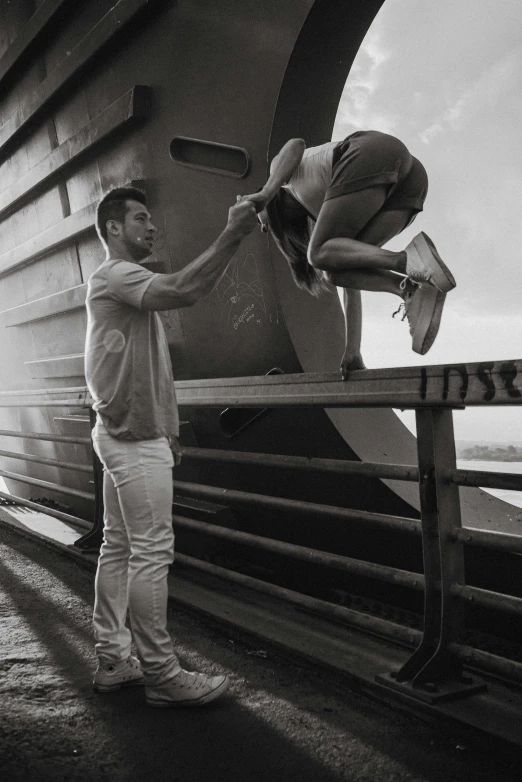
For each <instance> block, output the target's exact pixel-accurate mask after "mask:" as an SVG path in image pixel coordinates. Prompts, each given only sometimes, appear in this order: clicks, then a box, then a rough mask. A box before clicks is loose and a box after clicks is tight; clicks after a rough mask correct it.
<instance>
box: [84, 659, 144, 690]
mask: <svg viewBox="0 0 522 782" xmlns="http://www.w3.org/2000/svg"><path fill="white" fill-rule="evenodd" d="M144 683H145V682H144V681H143V673H142V671H141V666H140V664H139V662H138V660H137V659H136V658H135V657H132V656H131V657H128V658H127V659H126V660H122V661H121V662H119V663H114V664H108V665H98V668H97V669H96V673H95V674H94V680H93V683H92V688H93V690H94V691H95V692H112V691H113V690H119V689H121V688H122V687H132V686H134V685H135V684H144Z"/></svg>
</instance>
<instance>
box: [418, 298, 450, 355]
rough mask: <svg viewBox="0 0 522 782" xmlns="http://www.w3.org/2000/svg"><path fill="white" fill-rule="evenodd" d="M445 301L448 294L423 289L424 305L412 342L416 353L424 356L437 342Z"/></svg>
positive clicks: (422, 305)
mask: <svg viewBox="0 0 522 782" xmlns="http://www.w3.org/2000/svg"><path fill="white" fill-rule="evenodd" d="M445 301H446V294H445V293H443V292H442V291H439V290H437V288H432V287H429V286H426V287H425V288H422V304H421V308H420V312H419V318H418V320H417V325H416V327H415V330H414V333H413V342H412V348H413V350H414V351H415V353H420V355H421V356H423V355H424V354H425V353H427V352H428V350H429V349H430V348H431V346H432V345H433V343H434V342H435V337H436V336H437V334H438V331H439V326H440V319H441V317H442V309H443V307H444V302H445Z"/></svg>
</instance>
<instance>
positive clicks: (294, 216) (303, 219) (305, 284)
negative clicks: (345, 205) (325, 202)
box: [266, 188, 326, 296]
mask: <svg viewBox="0 0 522 782" xmlns="http://www.w3.org/2000/svg"><path fill="white" fill-rule="evenodd" d="M266 213H267V216H268V224H269V226H270V230H271V232H272V235H273V237H274V239H275V242H276V244H277V246H278V247H279V249H280V250H281V252H282V253H283V255H284V256H285V258H286V259H287V261H288V263H289V266H290V270H291V272H292V275H293V278H294V280H295V282H296V284H297V285H298V286H299V287H300V288H304V289H305V290H307V291H308V292H309V293H311V294H312V295H313V296H318V295H319V293H320V292H321V291H322V290H325V289H326V285H325V282H324V279H323V275H322V274H321V272H320V271H318V270H317V269H314V267H313V266H312V265H311V264H310V263H309V262H308V255H307V253H308V245H309V243H310V237H311V234H312V230H313V223H312V220H311V218H310V217H309V215H308V212H307V211H306V209H305V208H304V207H303V206H301V204H300V203H299V202H298V201H297V200H296V199H295V198H294V197H293V195H292V194H291V193H289V192H288V191H287V190H284V189H283V188H281V190H279V192H278V193H277V195H276V196H275V197H274V198H273V199H272V201H270V203H269V204H268V205H267V206H266Z"/></svg>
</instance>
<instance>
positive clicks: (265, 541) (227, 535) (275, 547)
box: [172, 515, 424, 591]
mask: <svg viewBox="0 0 522 782" xmlns="http://www.w3.org/2000/svg"><path fill="white" fill-rule="evenodd" d="M172 521H173V522H174V524H177V525H178V526H179V527H184V528H185V529H190V530H193V531H195V532H201V533H203V534H204V535H209V536H210V537H217V538H222V539H223V540H230V541H232V542H234V543H242V544H244V545H247V546H252V547H254V548H259V549H262V550H263V551H270V552H272V553H274V554H281V555H283V556H287V557H291V558H292V559H296V560H299V561H301V562H309V563H311V564H314V565H323V566H324V567H330V568H333V569H334V570H341V571H343V572H344V573H353V574H356V575H359V576H366V577H367V578H373V579H377V580H379V581H386V582H388V583H390V584H397V585H400V586H406V587H410V588H412V589H416V590H418V591H423V590H424V576H422V575H420V574H419V573H409V572H408V571H406V570H399V569H398V568H393V567H388V566H386V565H378V564H376V563H374V562H363V561H362V560H358V559H352V558H351V557H345V556H340V555H339V554H331V553H329V552H327V551H318V550H317V549H313V548H308V547H307V546H298V545H295V544H294V543H286V542H283V541H280V540H272V539H271V538H264V537H261V536H259V535H252V534H250V533H248V532H241V531H239V530H233V529H227V528H226V527H220V526H218V525H217V524H208V523H206V522H204V521H196V520H195V519H187V518H185V517H184V516H177V515H174V516H173V517H172Z"/></svg>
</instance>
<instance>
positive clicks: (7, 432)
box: [0, 429, 92, 445]
mask: <svg viewBox="0 0 522 782" xmlns="http://www.w3.org/2000/svg"><path fill="white" fill-rule="evenodd" d="M0 435H4V436H5V437H22V438H23V439H24V440H48V441H49V442H52V443H74V445H92V440H91V438H90V437H71V436H70V435H67V434H48V433H47V432H18V431H15V430H14V429H0Z"/></svg>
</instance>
